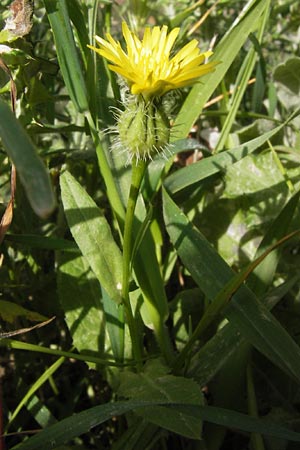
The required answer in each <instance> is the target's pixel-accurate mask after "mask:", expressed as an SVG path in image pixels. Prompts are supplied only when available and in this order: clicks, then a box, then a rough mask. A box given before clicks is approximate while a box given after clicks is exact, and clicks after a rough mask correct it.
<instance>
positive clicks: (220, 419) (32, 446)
mask: <svg viewBox="0 0 300 450" xmlns="http://www.w3.org/2000/svg"><path fill="white" fill-rule="evenodd" d="M151 406H152V407H153V406H169V407H172V408H174V409H176V410H177V411H178V412H182V413H184V414H189V415H193V416H194V417H195V416H196V417H199V419H201V418H202V419H203V420H205V421H208V422H212V423H215V424H218V425H223V426H226V427H229V428H230V429H232V428H237V429H239V430H242V431H245V432H249V433H252V432H257V433H261V434H264V435H269V436H275V437H278V438H280V439H287V440H290V441H295V442H300V433H296V432H294V431H290V430H288V429H287V428H285V427H281V426H279V425H278V424H275V423H271V422H268V421H265V420H260V419H256V418H254V417H249V416H247V415H245V414H241V413H237V412H234V411H229V410H227V409H222V408H214V407H211V406H195V405H188V404H180V403H179V404H178V403H177V404H176V403H172V402H159V401H151V402H145V401H144V402H143V401H127V402H115V403H108V404H104V405H100V406H96V407H94V408H91V409H88V410H85V411H82V412H80V413H78V414H74V415H73V416H70V417H68V418H66V419H63V420H62V421H60V422H59V423H57V424H54V425H52V426H50V427H48V428H46V429H44V430H43V431H41V432H40V433H38V434H37V435H35V436H33V437H32V438H30V439H28V440H27V441H25V442H24V443H21V444H19V445H17V446H15V447H13V449H12V450H40V449H41V448H42V449H43V450H51V449H55V448H58V447H59V446H60V445H62V444H63V443H65V442H69V441H70V440H71V439H73V438H75V437H77V436H80V435H82V434H84V433H87V432H89V431H90V430H91V428H93V427H95V426H97V425H100V424H101V423H103V422H106V421H107V420H109V419H111V418H112V417H115V416H118V415H121V414H125V413H127V412H129V411H133V410H136V409H138V408H145V407H151ZM178 431H179V432H180V430H178ZM199 438H200V436H199Z"/></svg>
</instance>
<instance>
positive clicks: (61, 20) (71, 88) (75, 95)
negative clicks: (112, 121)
mask: <svg viewBox="0 0 300 450" xmlns="http://www.w3.org/2000/svg"><path fill="white" fill-rule="evenodd" d="M44 4H45V8H46V11H47V15H48V19H49V22H50V25H51V28H52V31H53V35H54V41H55V46H56V51H57V57H58V61H59V66H60V70H61V72H62V76H63V78H64V81H65V83H66V87H67V89H68V93H69V95H70V97H71V100H72V102H73V103H74V104H75V105H76V108H77V109H78V111H80V112H84V111H87V110H88V99H87V90H86V86H85V81H84V79H85V78H84V75H83V71H82V67H81V63H80V60H79V56H78V51H77V49H76V45H75V41H74V36H73V31H72V28H71V21H70V17H69V12H68V8H67V4H66V0H44Z"/></svg>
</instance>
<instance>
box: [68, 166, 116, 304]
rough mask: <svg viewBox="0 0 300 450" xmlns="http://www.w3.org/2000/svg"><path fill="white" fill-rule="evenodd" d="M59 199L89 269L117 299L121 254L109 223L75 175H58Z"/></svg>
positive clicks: (112, 297)
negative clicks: (60, 194) (60, 197)
mask: <svg viewBox="0 0 300 450" xmlns="http://www.w3.org/2000/svg"><path fill="white" fill-rule="evenodd" d="M60 183H61V193H62V202H63V205H64V210H65V214H66V218H67V221H68V224H69V227H70V230H71V233H72V235H73V237H74V239H75V241H76V243H77V245H78V247H79V248H80V250H81V252H82V254H83V256H85V258H86V260H87V261H88V263H89V265H90V267H91V269H92V270H93V272H94V274H95V275H96V277H97V278H98V280H99V282H100V284H101V286H103V287H104V289H105V290H106V292H107V294H108V295H109V296H110V298H111V299H112V300H114V301H115V302H117V303H121V286H122V256H121V252H120V249H119V247H118V246H117V244H116V243H115V241H114V238H113V236H112V233H111V229H110V226H109V224H108V223H107V221H106V219H105V217H104V216H103V214H102V212H101V211H100V209H99V208H98V207H97V205H96V203H95V202H94V201H93V199H92V198H91V197H90V196H89V195H88V194H87V193H86V191H85V190H84V189H83V188H82V186H80V184H79V183H78V182H77V181H76V180H75V178H74V177H73V176H72V175H71V174H70V173H69V172H64V173H63V174H62V175H61V178H60Z"/></svg>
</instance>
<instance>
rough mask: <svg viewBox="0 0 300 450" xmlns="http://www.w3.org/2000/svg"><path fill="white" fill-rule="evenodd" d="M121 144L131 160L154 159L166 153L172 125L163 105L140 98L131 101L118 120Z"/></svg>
mask: <svg viewBox="0 0 300 450" xmlns="http://www.w3.org/2000/svg"><path fill="white" fill-rule="evenodd" d="M118 132H119V139H120V144H121V145H122V147H124V148H125V149H126V150H127V151H128V154H129V160H130V161H131V160H132V159H134V158H135V159H136V160H140V159H147V158H150V159H151V158H152V156H153V155H154V154H155V153H158V152H160V151H164V149H165V148H166V146H167V144H168V142H169V136H170V125H169V121H168V119H167V116H166V113H165V111H164V108H163V105H162V104H159V105H157V104H155V103H154V102H153V101H151V102H145V101H144V99H143V98H141V97H139V98H138V101H136V99H134V101H131V102H130V103H129V104H128V105H127V107H126V109H125V110H124V111H123V112H122V113H121V114H120V117H119V119H118Z"/></svg>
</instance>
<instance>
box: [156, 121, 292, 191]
mask: <svg viewBox="0 0 300 450" xmlns="http://www.w3.org/2000/svg"><path fill="white" fill-rule="evenodd" d="M285 125H286V123H284V124H282V125H279V126H278V127H276V128H274V129H273V130H271V131H268V132H267V133H264V134H263V135H262V136H259V137H257V138H255V139H252V140H251V141H249V142H247V143H245V144H242V145H239V146H238V147H236V148H233V149H231V150H228V151H226V152H221V153H219V154H216V155H213V156H209V157H208V158H204V159H202V160H201V161H198V162H196V163H195V164H191V165H189V166H186V167H184V168H182V169H180V170H178V171H177V172H175V173H172V174H171V175H169V176H168V177H167V178H166V180H165V182H164V185H165V187H166V188H167V190H168V191H169V192H170V193H172V194H175V193H176V192H178V191H180V190H181V189H184V188H186V187H188V186H191V185H192V184H194V183H197V182H199V181H201V180H204V179H205V178H207V177H209V176H211V175H214V174H216V173H218V172H221V171H223V170H225V169H226V168H227V167H230V166H231V165H232V164H234V163H235V162H237V161H239V160H241V159H242V158H244V157H245V156H247V155H249V154H250V153H253V152H254V151H255V150H257V149H258V148H259V147H261V146H262V145H263V144H264V143H265V142H267V140H268V139H270V138H271V137H272V136H274V135H275V134H276V133H278V131H280V130H281V129H282V128H283V127H284V126H285Z"/></svg>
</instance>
